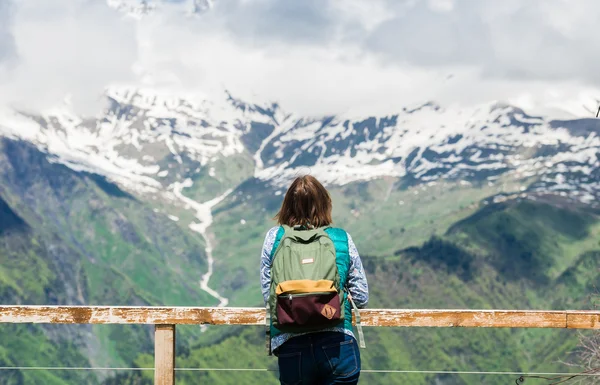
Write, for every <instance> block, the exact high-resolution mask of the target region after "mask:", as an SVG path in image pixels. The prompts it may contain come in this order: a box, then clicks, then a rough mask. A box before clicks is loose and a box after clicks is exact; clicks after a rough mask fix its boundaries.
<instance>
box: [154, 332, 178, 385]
mask: <svg viewBox="0 0 600 385" xmlns="http://www.w3.org/2000/svg"><path fill="white" fill-rule="evenodd" d="M174 384H175V325H156V326H155V328H154V385H174Z"/></svg>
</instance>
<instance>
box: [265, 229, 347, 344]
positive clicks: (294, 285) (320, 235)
mask: <svg viewBox="0 0 600 385" xmlns="http://www.w3.org/2000/svg"><path fill="white" fill-rule="evenodd" d="M283 228H284V230H285V233H284V235H283V237H282V238H281V241H280V243H279V246H278V248H277V250H275V253H274V254H273V260H272V262H271V288H270V294H269V301H268V306H269V307H268V309H269V312H270V314H269V315H270V318H271V320H272V321H273V326H274V327H275V328H277V329H279V330H281V331H282V332H292V333H299V332H307V331H315V330H319V329H323V328H326V327H331V326H336V325H338V324H340V323H341V322H343V320H344V306H343V300H344V295H343V291H342V290H343V288H342V287H340V275H339V272H338V268H337V263H336V252H335V247H334V245H333V241H332V240H331V239H330V238H329V236H328V235H327V233H326V232H325V228H317V229H306V230H303V229H300V228H291V227H289V226H283Z"/></svg>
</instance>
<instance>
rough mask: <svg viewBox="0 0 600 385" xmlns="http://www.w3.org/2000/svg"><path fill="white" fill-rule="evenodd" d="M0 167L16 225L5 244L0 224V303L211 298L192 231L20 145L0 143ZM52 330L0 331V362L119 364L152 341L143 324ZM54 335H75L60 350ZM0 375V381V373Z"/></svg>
mask: <svg viewBox="0 0 600 385" xmlns="http://www.w3.org/2000/svg"><path fill="white" fill-rule="evenodd" d="M0 166H1V167H0V169H1V171H0V200H2V202H5V206H6V207H7V209H6V210H5V211H6V212H8V210H10V212H11V213H12V214H13V215H14V216H16V217H17V218H19V221H20V222H22V227H23V228H25V229H26V232H22V233H21V235H20V236H19V237H18V238H16V240H15V241H13V242H12V243H11V242H8V238H7V235H6V234H2V233H1V232H0V261H1V263H0V294H1V293H9V294H10V296H9V295H8V294H5V295H2V296H1V297H0V299H1V300H2V303H10V304H15V303H30V304H48V303H70V304H84V303H86V304H110V305H142V304H152V305H204V304H213V302H214V300H213V299H212V298H211V297H210V296H208V295H207V294H206V293H204V292H202V291H201V290H200V288H199V285H198V281H199V279H200V276H201V274H202V273H203V272H204V271H205V270H206V262H205V259H204V244H203V242H202V240H201V238H200V237H199V236H197V235H196V234H194V233H191V232H190V231H187V230H183V229H182V228H180V227H179V225H178V224H177V223H175V222H173V221H171V220H168V219H167V218H166V217H165V216H164V215H159V214H156V213H154V212H153V210H152V208H151V207H148V206H147V205H145V204H144V203H142V202H140V201H138V200H137V199H135V198H134V197H132V196H130V195H128V194H127V193H124V192H123V191H121V190H119V189H118V187H116V186H114V185H112V184H110V183H108V182H106V181H105V180H103V179H102V178H99V177H97V176H94V175H89V174H84V173H76V172H73V171H72V170H70V169H68V168H66V167H64V166H61V165H58V164H50V163H48V162H47V160H46V158H45V156H44V155H43V154H40V153H39V152H37V150H35V149H33V148H32V147H30V146H29V145H25V144H22V143H17V142H12V141H8V140H4V141H2V142H1V143H0ZM2 223H3V224H4V223H8V222H6V221H3V222H2ZM11 234H12V237H13V238H14V237H15V235H14V231H13V232H12V233H11ZM11 239H12V238H11ZM17 241H18V242H17ZM173 282H178V284H177V285H174V284H173ZM2 328H3V329H2V335H3V336H5V335H11V336H16V335H17V334H19V335H21V332H25V331H26V330H28V326H15V327H12V328H10V327H8V326H2ZM62 328H63V329H61V331H57V330H55V331H54V332H50V331H49V330H52V329H53V328H50V327H44V328H38V327H35V328H33V329H32V333H33V332H35V333H37V334H39V335H45V336H46V339H43V338H41V337H40V338H38V340H39V341H37V342H36V340H35V339H31V340H28V339H23V340H24V341H23V342H22V343H20V342H19V340H14V341H12V342H11V340H10V339H7V338H3V339H2V340H0V351H1V352H3V353H2V354H0V356H1V357H4V358H5V361H6V363H7V366H14V365H25V366H27V365H30V364H31V365H39V364H41V363H43V364H47V365H49V366H54V365H61V364H62V365H66V366H87V365H88V364H89V363H91V364H92V365H93V366H113V365H114V366H121V365H128V364H129V363H130V362H131V361H132V360H133V359H134V358H135V357H136V356H137V355H138V354H139V352H140V351H151V349H152V342H151V335H152V334H151V328H149V327H145V326H118V325H114V326H105V325H102V326H95V327H84V329H81V328H80V329H78V328H76V327H68V326H63V327H62ZM60 334H63V335H67V336H68V339H69V341H74V340H76V341H78V344H79V345H78V346H79V350H78V349H72V348H67V347H68V344H67V343H66V342H65V341H61V340H60V339H59V336H60ZM32 335H36V334H32ZM198 335H199V328H188V329H186V331H184V334H183V338H182V339H181V342H180V346H181V347H182V348H185V346H186V345H187V343H188V342H187V341H188V340H190V339H192V338H193V336H198ZM28 341H30V342H31V343H32V345H31V346H28V345H27V342H28ZM44 341H46V342H44ZM54 345H56V346H54ZM53 346H54V347H53ZM16 347H18V349H17V348H16ZM63 347H64V348H63ZM42 348H43V349H44V352H43V353H41V352H40V349H42ZM64 349H67V350H68V351H63V350H64ZM78 351H80V352H82V353H84V355H85V356H88V355H89V360H90V362H89V363H88V362H87V361H88V360H87V359H85V358H83V356H78V354H79V353H77V352H78ZM69 352H70V353H69ZM74 357H75V358H77V360H76V359H75V358H74ZM8 363H10V364H8ZM15 375H16V376H20V375H23V376H26V377H27V378H28V379H29V381H30V382H25V383H27V384H29V383H36V384H37V383H40V384H42V383H43V384H46V383H57V384H58V383H61V384H62V383H92V382H88V381H79V380H78V381H72V380H67V379H68V378H71V377H72V376H73V375H69V376H65V375H64V373H62V374H61V373H58V372H54V373H51V372H47V373H46V372H36V373H34V372H23V373H17V374H15ZM50 377H52V378H63V379H65V381H63V382H60V381H59V382H56V381H58V380H56V381H54V380H50V379H49V378H50ZM2 378H3V379H0V384H4V383H5V381H8V380H7V378H8V377H2ZM33 378H35V379H36V380H35V381H38V382H35V381H34V379H33ZM11 381H13V380H11ZM15 381H16V380H15ZM52 381H54V382H52ZM90 381H91V380H90ZM6 383H8V382H6ZM16 383H19V382H16Z"/></svg>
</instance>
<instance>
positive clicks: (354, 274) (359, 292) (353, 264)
mask: <svg viewBox="0 0 600 385" xmlns="http://www.w3.org/2000/svg"><path fill="white" fill-rule="evenodd" d="M348 249H349V253H350V271H349V272H348V291H349V292H350V294H351V295H352V299H353V301H354V303H355V304H356V306H357V307H359V308H363V307H365V306H366V305H367V302H369V285H368V283H367V276H366V274H365V270H364V268H363V265H362V261H361V260H360V256H359V255H358V250H357V249H356V245H355V244H354V241H353V240H352V237H351V236H350V234H348Z"/></svg>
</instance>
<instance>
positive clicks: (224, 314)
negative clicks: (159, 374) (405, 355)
mask: <svg viewBox="0 0 600 385" xmlns="http://www.w3.org/2000/svg"><path fill="white" fill-rule="evenodd" d="M360 314H361V320H362V324H363V326H392V327H394V326H401V327H487V328H562V329H564V328H568V329H600V311H575V310H558V311H543V310H417V309H414V310H412V309H365V310H361V312H360ZM0 323H58V324H153V325H165V324H166V325H182V324H210V325H264V323H265V309H263V308H239V307H238V308H235V307H232V308H217V307H138V306H125V307H116V306H5V305H0Z"/></svg>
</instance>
